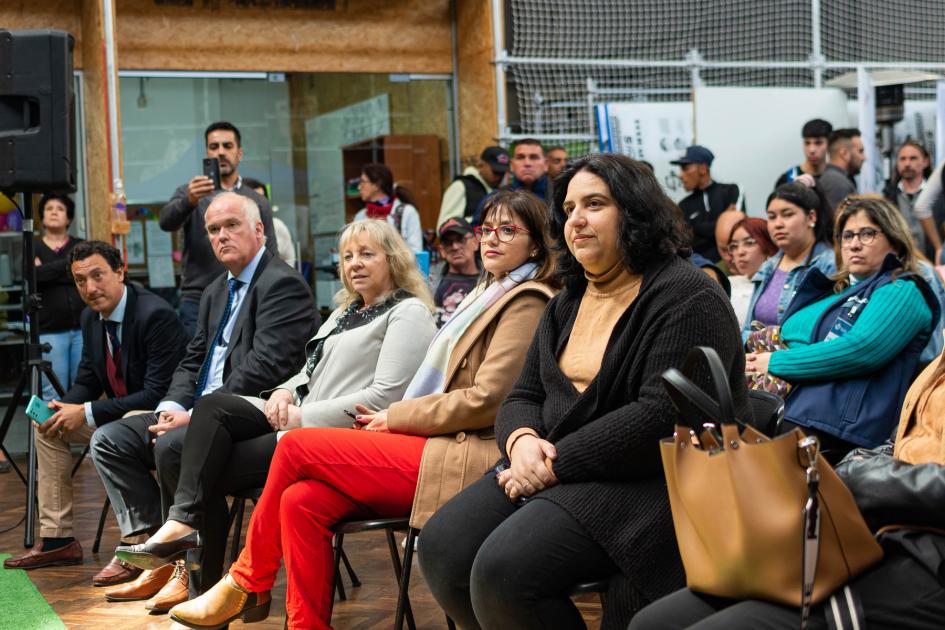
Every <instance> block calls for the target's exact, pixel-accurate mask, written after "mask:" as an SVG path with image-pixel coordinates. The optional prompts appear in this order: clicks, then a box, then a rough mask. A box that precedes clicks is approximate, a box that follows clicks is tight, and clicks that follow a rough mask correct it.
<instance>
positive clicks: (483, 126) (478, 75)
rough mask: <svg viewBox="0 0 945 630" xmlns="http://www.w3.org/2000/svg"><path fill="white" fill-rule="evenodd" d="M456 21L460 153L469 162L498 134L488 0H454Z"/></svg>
mask: <svg viewBox="0 0 945 630" xmlns="http://www.w3.org/2000/svg"><path fill="white" fill-rule="evenodd" d="M456 23H457V25H458V28H457V62H458V63H457V65H458V68H457V73H458V76H459V131H460V143H459V144H460V155H461V156H462V160H463V162H464V163H465V164H469V163H472V162H475V160H476V159H478V157H479V154H480V153H481V152H482V150H483V149H484V148H485V147H487V146H489V145H492V144H495V142H496V137H498V135H499V133H498V129H497V128H496V116H495V113H496V109H495V108H496V96H495V66H493V64H492V59H493V56H494V50H493V37H492V2H491V0H457V2H456Z"/></svg>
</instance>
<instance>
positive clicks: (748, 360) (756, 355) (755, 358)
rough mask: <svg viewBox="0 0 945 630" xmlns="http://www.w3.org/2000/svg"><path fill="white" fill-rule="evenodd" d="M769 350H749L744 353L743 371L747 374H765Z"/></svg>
mask: <svg viewBox="0 0 945 630" xmlns="http://www.w3.org/2000/svg"><path fill="white" fill-rule="evenodd" d="M769 361H771V353H770V352H749V353H748V354H746V355H745V371H746V372H748V373H749V374H767V373H768V362H769Z"/></svg>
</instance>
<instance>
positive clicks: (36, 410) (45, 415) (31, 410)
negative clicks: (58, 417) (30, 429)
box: [26, 396, 56, 424]
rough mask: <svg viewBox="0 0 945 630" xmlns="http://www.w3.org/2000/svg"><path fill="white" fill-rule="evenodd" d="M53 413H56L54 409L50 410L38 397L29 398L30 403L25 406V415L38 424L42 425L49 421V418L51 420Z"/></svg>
mask: <svg viewBox="0 0 945 630" xmlns="http://www.w3.org/2000/svg"><path fill="white" fill-rule="evenodd" d="M54 413H56V411H55V410H54V409H50V408H49V406H48V405H47V404H46V401H45V400H43V399H42V398H40V397H39V396H33V397H32V398H30V403H29V404H28V405H26V415H27V416H29V418H31V419H32V420H34V421H35V422H37V423H38V424H42V423H44V422H46V421H47V420H49V418H51V417H52V415H53V414H54Z"/></svg>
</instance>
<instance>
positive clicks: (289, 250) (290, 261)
mask: <svg viewBox="0 0 945 630" xmlns="http://www.w3.org/2000/svg"><path fill="white" fill-rule="evenodd" d="M243 185H245V186H248V187H250V188H252V189H253V190H255V191H256V194H258V195H259V196H260V197H263V198H265V199H266V201H268V202H270V203H272V200H271V199H270V198H269V189H268V188H267V186H266V185H265V184H264V183H262V182H261V181H259V180H258V179H252V178H250V177H246V178H244V179H243ZM277 211H278V208H277V207H276V206H272V228H273V231H274V232H275V233H276V246H277V250H278V251H279V258H281V259H282V261H283V262H284V263H285V264H287V265H289V266H290V267H292V268H297V267H296V264H295V241H294V240H293V239H292V232H290V231H289V226H288V225H286V224H285V221H283V220H282V219H280V218H279V217H277V216H276V212H277Z"/></svg>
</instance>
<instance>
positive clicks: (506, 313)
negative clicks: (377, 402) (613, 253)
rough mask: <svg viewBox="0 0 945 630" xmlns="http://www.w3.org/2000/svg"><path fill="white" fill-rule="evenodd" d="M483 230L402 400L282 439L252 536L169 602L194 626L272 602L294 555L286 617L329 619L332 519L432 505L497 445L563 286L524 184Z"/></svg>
mask: <svg viewBox="0 0 945 630" xmlns="http://www.w3.org/2000/svg"><path fill="white" fill-rule="evenodd" d="M483 215H484V216H485V220H484V221H483V224H482V229H481V230H478V231H477V235H478V236H479V238H480V250H481V253H482V261H483V268H484V270H485V272H486V275H485V279H484V281H483V282H482V283H480V284H479V286H477V287H476V289H475V290H473V292H472V293H471V294H470V295H468V296H467V297H466V299H465V300H463V302H462V303H461V304H460V305H459V307H458V308H457V309H456V311H455V312H454V314H453V316H452V317H451V318H450V319H449V320H448V321H447V322H446V324H444V325H443V327H442V328H440V329H439V331H438V332H437V334H436V336H435V337H434V338H433V341H432V342H431V343H430V346H429V347H428V349H427V352H426V356H425V358H424V360H423V363H422V364H421V366H420V368H419V369H418V370H417V373H416V375H415V376H414V378H413V380H412V381H411V382H410V385H409V386H408V388H407V392H406V394H405V395H404V400H402V401H401V402H397V403H394V404H393V405H391V406H390V407H389V408H388V409H380V410H372V409H368V408H367V407H365V406H363V405H356V410H357V412H358V415H357V416H356V417H355V424H354V427H353V428H356V429H361V430H360V431H355V430H351V429H327V428H322V429H301V430H298V431H291V432H290V433H288V434H286V436H285V437H284V438H283V439H282V440H280V442H279V446H278V447H277V448H276V453H275V455H274V457H273V461H272V466H271V467H270V469H269V477H268V479H267V481H266V487H265V490H264V491H263V494H262V496H261V497H260V499H259V503H258V504H257V505H256V508H255V510H254V511H253V517H252V520H251V521H250V525H249V531H248V533H247V538H246V548H245V549H243V552H242V553H241V554H240V557H239V559H238V560H237V561H236V563H235V564H234V565H233V566H232V568H231V569H230V571H229V574H228V575H227V576H226V577H225V578H224V579H223V580H221V581H220V582H218V583H217V584H216V585H215V586H214V587H213V588H212V589H210V590H209V591H208V592H207V593H204V594H203V595H201V596H200V597H198V598H197V599H195V600H193V601H190V602H186V603H184V604H180V605H178V606H175V607H174V608H173V609H171V618H172V619H174V620H175V621H178V622H180V623H182V624H184V625H186V626H189V627H192V628H218V627H222V626H223V625H225V624H227V623H229V622H231V621H233V620H235V619H242V620H243V621H244V622H250V621H260V620H262V619H265V618H266V616H267V615H268V614H269V606H270V604H271V599H270V595H269V591H270V590H271V588H272V585H273V584H274V582H275V579H276V574H277V573H278V571H279V566H280V564H281V562H282V559H283V558H285V565H286V573H287V576H288V585H287V590H286V612H287V614H288V627H290V628H329V627H330V622H331V599H332V594H333V593H332V584H333V579H332V578H333V575H334V564H333V558H332V545H331V541H332V534H333V531H332V529H333V527H334V526H335V525H337V524H338V523H339V522H341V521H344V520H351V519H364V518H377V517H381V518H390V517H397V516H404V515H405V514H411V520H410V524H411V526H412V527H415V528H418V529H419V528H421V527H423V525H424V524H425V522H426V520H427V519H428V518H429V517H430V515H432V514H433V512H434V511H436V509H437V508H438V507H439V506H440V505H442V504H443V503H445V502H446V501H447V500H449V499H450V498H451V497H452V496H453V495H455V494H457V493H458V492H459V491H460V490H462V489H463V488H464V487H466V486H468V485H470V484H471V483H472V482H473V481H475V480H477V479H478V478H480V477H481V476H482V474H483V473H485V472H486V471H488V470H489V469H490V468H491V467H492V466H493V465H494V464H495V462H496V461H497V460H498V459H499V448H498V446H497V445H496V441H495V431H494V428H493V424H494V422H495V416H496V413H497V412H498V409H499V403H501V402H502V400H504V399H505V397H506V396H507V395H508V393H509V391H510V390H511V389H512V384H513V383H514V381H515V378H516V376H517V375H518V374H519V372H520V371H521V369H522V364H523V363H524V360H525V352H526V349H527V347H528V344H529V342H530V341H531V337H532V333H533V332H534V330H535V328H536V327H537V326H538V322H539V319H540V318H541V315H542V312H543V311H544V308H545V305H546V303H547V302H548V300H550V299H551V297H552V296H553V294H554V290H553V288H552V287H553V286H555V285H556V281H555V280H554V270H555V263H554V259H553V257H552V254H551V245H550V240H549V239H548V237H547V236H546V235H547V234H548V232H549V230H548V218H547V217H548V210H547V208H546V207H545V205H544V204H543V203H542V202H541V201H539V200H538V198H536V197H534V196H532V195H531V194H530V193H526V192H511V191H502V192H499V193H497V194H496V195H494V196H493V197H491V198H490V199H489V201H488V202H487V203H486V204H485V207H484V211H483Z"/></svg>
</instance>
